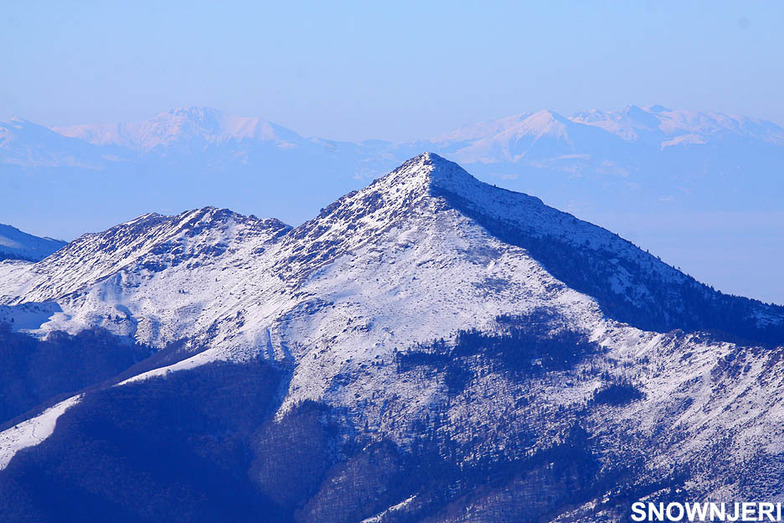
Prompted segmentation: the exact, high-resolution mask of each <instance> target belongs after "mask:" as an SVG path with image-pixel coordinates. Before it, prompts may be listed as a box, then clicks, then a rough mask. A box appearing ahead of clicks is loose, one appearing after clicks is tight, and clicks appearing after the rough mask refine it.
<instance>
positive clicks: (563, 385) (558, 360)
mask: <svg viewBox="0 0 784 523" xmlns="http://www.w3.org/2000/svg"><path fill="white" fill-rule="evenodd" d="M0 315H2V318H4V319H5V320H6V321H10V320H14V322H13V325H16V327H12V329H11V331H13V330H16V331H23V332H29V333H32V334H35V335H37V336H48V337H47V338H46V340H51V339H55V340H58V339H64V340H66V341H67V342H68V343H71V342H72V340H73V339H74V338H73V337H74V336H78V335H79V333H84V332H91V331H93V330H94V329H96V328H100V329H102V331H101V332H103V333H104V334H102V336H104V337H103V338H97V339H99V340H102V341H101V342H100V343H103V344H105V345H106V346H107V347H114V346H113V345H111V344H110V343H109V342H108V341H105V340H106V339H107V338H105V336H108V334H106V333H107V332H108V333H111V334H113V335H114V336H116V340H118V341H117V343H118V344H120V345H121V341H122V340H133V341H134V342H136V344H137V345H135V347H149V348H151V349H152V350H153V352H154V353H155V354H154V355H153V356H151V357H150V358H149V359H148V360H144V361H141V362H139V363H134V361H136V359H134V358H131V357H130V355H127V354H126V353H127V351H126V352H123V350H122V349H120V348H116V349H113V351H114V352H113V354H117V355H118V356H115V358H114V359H113V360H112V362H111V365H108V364H105V365H103V366H102V367H101V369H102V372H103V374H100V375H101V376H103V375H105V371H106V369H108V368H111V367H112V366H114V367H118V368H121V369H123V370H122V371H121V372H119V373H118V374H117V375H116V376H115V377H114V378H110V379H109V380H108V381H104V382H103V383H102V384H100V385H93V386H92V387H90V388H88V389H85V390H81V391H80V390H78V389H76V390H75V389H74V385H73V383H68V384H66V385H63V387H62V389H61V391H60V395H59V396H54V397H51V398H49V400H48V401H46V402H45V403H43V404H42V405H41V406H40V407H39V408H37V409H34V410H33V411H30V412H28V413H27V414H25V415H22V416H20V417H18V418H16V419H15V420H13V421H11V422H9V423H7V424H6V425H5V430H3V432H1V433H0V466H2V467H4V470H3V471H2V472H0V501H1V502H0V514H2V515H3V517H4V518H5V519H13V518H14V517H15V516H19V515H20V514H25V515H28V516H30V515H32V516H31V517H33V518H38V519H44V520H45V519H57V518H58V514H68V517H70V518H71V519H83V518H84V517H88V516H87V515H88V514H89V513H94V512H92V511H96V510H101V511H102V513H107V511H108V513H111V514H112V515H113V517H115V518H116V519H118V520H139V519H145V518H147V519H150V518H155V519H158V520H168V519H177V518H180V519H183V518H184V519H188V520H215V519H224V520H225V519H232V520H259V519H266V520H281V521H283V520H297V521H412V520H417V521H419V520H423V519H426V518H431V519H432V520H435V521H469V520H471V521H476V520H482V521H527V520H532V521H533V520H548V521H586V522H588V521H620V520H624V519H625V518H626V517H628V515H629V510H628V506H629V504H630V503H631V502H632V501H636V500H637V499H640V498H643V497H647V498H649V499H653V500H659V499H661V500H665V501H666V500H669V499H670V497H672V496H680V497H679V498H678V499H681V498H683V497H684V496H686V497H689V496H692V498H690V499H703V498H705V497H707V496H711V497H713V498H721V499H728V500H748V499H780V498H781V496H782V495H784V492H782V491H781V488H780V485H779V483H778V481H776V478H778V477H780V475H781V473H782V472H784V468H783V467H782V465H781V464H782V463H784V461H782V460H781V455H782V454H781V453H782V449H784V437H782V435H781V433H780V430H779V427H780V424H781V422H782V413H784V408H783V407H784V404H782V401H781V399H780V395H779V394H778V390H780V387H781V386H782V383H781V382H782V378H784V364H783V363H782V361H783V360H782V358H781V350H782V348H781V345H782V343H784V308H782V307H778V306H771V305H765V304H762V303H760V302H757V301H753V300H747V299H744V298H737V297H731V296H726V295H722V294H721V293H718V292H716V291H714V290H713V289H711V288H709V287H707V286H704V285H702V284H700V283H698V282H696V281H694V280H693V279H691V278H690V277H688V276H686V275H684V274H682V273H680V272H679V271H677V270H675V269H674V268H672V267H670V266H668V265H666V264H664V263H663V262H661V261H659V260H658V259H657V258H656V257H654V256H652V255H650V254H647V253H646V252H644V251H642V250H640V249H638V248H637V247H635V246H634V245H632V244H631V243H629V242H627V241H625V240H623V239H621V238H620V237H618V236H617V235H615V234H613V233H611V232H609V231H607V230H605V229H602V228H600V227H597V226H595V225H592V224H590V223H587V222H583V221H580V220H578V219H576V218H575V217H573V216H571V215H569V214H566V213H563V212H560V211H557V210H555V209H553V208H551V207H548V206H546V205H544V204H543V203H542V202H541V201H540V200H539V199H537V198H534V197H531V196H527V195H525V194H520V193H514V192H510V191H507V190H504V189H500V188H496V187H493V186H491V185H488V184H485V183H483V182H480V181H479V180H477V179H475V178H473V177H472V176H471V175H469V174H468V173H467V172H466V171H464V170H463V169H462V168H461V167H459V166H458V165H456V164H454V163H451V162H449V161H447V160H445V159H443V158H441V157H440V156H438V155H435V154H423V155H420V156H417V157H414V158H412V159H411V160H409V161H407V162H405V163H404V164H403V165H401V166H400V167H399V168H398V169H396V170H394V171H393V172H391V173H389V174H388V175H386V176H384V177H383V178H380V179H378V180H376V181H375V182H374V183H372V184H371V185H369V186H368V187H366V188H363V189H361V190H359V191H356V192H352V193H349V194H347V195H346V196H344V197H342V198H340V199H339V200H337V201H336V202H334V203H333V204H331V205H329V206H327V207H325V208H324V209H323V210H322V211H321V213H320V214H319V215H318V216H317V217H316V218H314V219H312V220H309V221H307V222H305V223H304V224H302V225H300V226H298V227H293V228H292V227H289V226H286V225H284V224H283V223H281V222H279V221H277V220H259V219H257V218H255V217H252V216H249V217H246V216H242V215H239V214H236V213H233V212H231V211H227V210H219V209H215V208H204V209H199V210H195V211H189V212H186V213H182V214H180V215H178V216H161V215H154V214H151V215H144V216H141V217H139V218H138V219H136V220H133V221H131V222H127V223H124V224H121V225H119V226H116V227H113V228H111V229H109V230H107V231H105V232H103V233H98V234H91V235H86V236H83V237H81V238H79V239H78V240H76V241H74V242H72V243H71V244H69V245H68V246H66V247H65V248H63V249H61V250H60V251H58V252H57V253H55V255H53V256H50V257H48V258H47V259H45V260H43V261H41V262H39V263H36V264H21V263H18V262H10V261H7V262H2V263H0ZM36 318H37V321H33V320H34V319H36ZM22 323H24V327H23V328H22V327H19V325H21V324H22ZM5 332H6V334H5V336H8V337H9V339H11V340H12V341H14V343H21V342H19V341H18V340H19V338H16V337H19V336H23V334H21V333H19V332H16V333H14V332H10V331H9V330H8V329H7V330H6V331H5ZM63 332H66V333H68V334H63ZM69 336H71V337H69ZM63 337H65V338H63ZM46 340H45V341H42V342H41V343H51V341H46ZM96 344H97V342H92V343H91V345H90V347H94V346H95V345H96ZM52 350H53V349H50V348H49V347H47V346H41V347H38V348H37V349H36V351H37V353H42V354H52V352H51V351H52ZM139 353H140V352H139V350H138V349H136V353H134V354H137V355H138V354H139ZM54 354H55V356H50V357H49V359H47V360H46V361H51V360H52V359H54V358H56V354H57V353H54ZM88 355H89V357H90V358H91V360H90V361H93V359H94V357H95V356H94V351H93V349H91V351H90V352H89V354H88ZM121 356H122V357H121ZM137 359H138V358H137ZM96 379H97V378H96ZM68 387H70V388H68ZM761 464H764V466H761ZM60 517H61V516H60Z"/></svg>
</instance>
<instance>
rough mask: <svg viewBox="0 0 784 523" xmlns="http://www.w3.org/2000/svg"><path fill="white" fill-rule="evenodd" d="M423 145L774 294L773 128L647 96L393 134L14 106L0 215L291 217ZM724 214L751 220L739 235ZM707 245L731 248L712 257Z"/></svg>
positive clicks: (706, 275) (781, 135)
mask: <svg viewBox="0 0 784 523" xmlns="http://www.w3.org/2000/svg"><path fill="white" fill-rule="evenodd" d="M422 150H431V151H434V152H436V153H437V154H440V155H442V156H444V157H446V158H449V159H451V160H454V161H458V162H460V163H461V164H463V165H466V166H467V167H470V169H471V171H472V172H473V173H474V174H475V175H476V176H477V177H478V178H479V179H481V180H483V181H486V182H488V183H493V184H495V185H498V186H501V187H505V188H507V189H510V190H515V191H521V192H527V193H530V194H536V195H537V196H539V197H540V198H542V200H543V201H545V202H547V203H548V204H550V205H553V206H555V207H558V208H562V209H565V210H568V211H570V212H573V213H575V214H576V215H578V216H580V217H582V218H584V219H588V220H590V221H592V222H595V223H600V224H602V225H603V226H606V227H608V228H611V229H613V230H619V231H621V232H624V233H625V234H626V235H628V236H631V239H633V240H635V241H637V242H638V243H640V244H643V245H644V246H645V247H646V248H649V249H651V250H655V251H657V252H661V253H662V254H663V255H666V257H667V259H668V261H670V262H673V263H677V264H679V265H683V266H684V267H686V268H687V269H688V270H690V271H692V272H694V273H695V274H698V275H700V276H701V277H702V278H703V279H705V280H706V281H709V282H711V283H713V284H715V285H716V286H718V287H719V288H722V289H724V290H725V291H728V292H733V293H740V292H746V293H751V294H752V295H755V296H757V297H760V298H763V299H765V300H766V301H776V302H780V301H782V299H784V298H782V295H781V292H780V291H776V290H772V289H771V288H770V286H768V285H766V284H765V282H764V281H763V280H761V279H760V278H756V277H754V276H753V275H755V274H761V273H768V274H771V276H770V277H771V278H773V279H776V278H778V276H779V272H780V270H781V269H778V268H777V267H776V266H775V265H772V264H770V263H767V262H766V261H765V260H769V259H773V258H776V257H777V256H779V254H780V249H778V248H775V249H771V245H776V242H771V240H770V238H771V237H775V238H779V237H780V236H781V230H780V228H777V227H776V226H775V223H776V222H777V220H778V219H779V218H780V216H779V215H780V214H781V213H782V212H784V209H782V207H781V202H782V196H783V195H784V186H782V183H784V182H782V178H781V176H780V175H779V173H780V172H781V170H782V167H783V166H784V129H782V128H781V127H780V126H778V125H776V124H774V123H771V122H765V121H761V120H755V119H752V118H745V117H739V116H730V115H724V114H719V113H705V112H693V111H684V110H670V109H666V108H664V107H661V106H650V107H637V106H629V107H626V108H624V109H622V110H620V111H610V112H606V111H596V110H593V111H586V112H580V113H576V114H574V115H571V116H565V115H559V114H557V113H554V112H552V111H539V112H535V113H526V114H521V115H517V116H511V117H506V118H501V119H498V120H494V121H489V122H484V123H480V124H475V125H468V126H465V127H462V128H460V129H457V130H455V131H452V132H449V133H446V134H444V135H442V136H440V137H435V138H433V139H428V140H424V141H418V142H406V143H399V144H395V143H389V142H384V141H379V140H369V141H365V142H361V143H349V142H340V141H334V140H327V139H322V138H306V137H303V136H300V135H299V134H297V133H296V132H294V131H292V130H289V129H286V128H284V127H281V126H279V125H276V124H273V123H271V122H267V121H264V120H261V119H259V118H253V117H241V116H234V115H230V114H227V113H223V112H221V111H218V110H215V109H210V108H205V107H183V108H179V109H174V110H172V111H168V112H164V113H161V114H159V115H157V116H155V117H153V118H152V119H150V120H147V121H141V122H132V123H118V124H85V125H76V126H71V127H64V128H55V129H47V128H45V127H42V126H38V125H36V124H33V123H31V122H26V121H23V120H14V121H11V122H8V123H5V124H2V125H1V126H0V179H1V181H2V182H3V187H4V188H5V189H6V190H5V191H3V192H1V193H0V221H5V222H13V223H15V224H16V225H17V226H21V227H23V228H24V227H26V228H31V229H33V228H34V229H38V230H40V229H44V228H45V227H46V226H47V225H49V224H55V225H56V226H55V227H54V228H53V229H51V232H50V234H52V235H54V236H59V237H69V238H70V237H75V236H77V235H79V234H82V233H83V232H85V231H88V230H93V231H94V230H102V229H105V228H107V227H109V226H111V225H112V224H114V223H118V222H121V221H125V220H127V219H128V218H129V217H131V216H137V215H139V214H142V213H144V212H149V211H150V210H155V211H157V212H163V213H171V212H174V211H176V210H179V209H184V208H197V207H203V206H206V205H217V206H221V207H227V208H232V209H235V210H236V211H238V212H243V213H245V214H251V213H256V214H264V215H274V216H279V217H280V218H281V219H284V220H286V221H288V222H290V223H302V222H303V221H304V220H306V219H307V218H308V217H310V216H312V215H313V213H315V212H316V211H317V210H318V209H320V208H322V207H324V206H325V205H327V204H328V203H329V202H331V201H333V200H334V199H336V198H337V197H339V196H340V195H341V194H344V193H345V192H348V191H350V190H355V189H359V188H361V187H362V186H363V185H364V184H365V183H366V182H367V181H368V180H369V179H371V178H374V177H376V176H378V175H380V174H382V173H384V172H387V171H389V170H390V169H392V168H394V166H395V165H398V164H400V163H402V162H403V161H405V160H406V159H407V158H409V157H411V156H413V155H415V154H418V153H419V152H421V151H422ZM292 187H295V188H296V189H298V190H299V192H298V197H297V198H295V199H292V198H291V197H290V194H291V193H290V191H291V188H292ZM66 215H67V216H69V217H71V218H70V219H68V220H62V219H61V217H62V216H66ZM662 216H666V217H673V218H672V223H670V222H668V221H667V220H663V219H662V218H661V217H662ZM19 217H23V218H22V219H23V222H19V221H18V220H19V219H20V218H19ZM676 217H677V218H676ZM692 223H694V224H699V225H694V226H693V227H695V228H699V231H700V232H702V233H704V234H697V233H696V232H694V231H689V229H688V224H692ZM735 223H755V224H759V223H762V226H761V227H760V226H759V225H758V226H756V230H757V233H756V234H755V235H748V234H746V235H743V236H742V237H739V236H738V235H737V234H734V233H732V232H731V231H730V229H731V228H732V227H733V224H735ZM757 237H759V238H760V239H759V240H757V239H755V238H757ZM674 242H675V246H674ZM717 245H725V246H726V248H727V249H728V250H730V251H732V252H734V253H737V254H736V255H735V257H736V258H737V260H735V261H734V262H733V261H732V260H730V259H725V260H724V262H723V263H722V264H717V263H714V262H713V261H712V260H713V258H714V257H713V256H707V255H706V253H707V252H715V251H716V250H717V249H718V247H717ZM731 263H734V265H730V264H731Z"/></svg>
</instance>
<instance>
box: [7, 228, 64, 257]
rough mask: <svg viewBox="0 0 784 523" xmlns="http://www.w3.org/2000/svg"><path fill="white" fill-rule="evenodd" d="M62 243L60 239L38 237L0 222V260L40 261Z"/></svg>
mask: <svg viewBox="0 0 784 523" xmlns="http://www.w3.org/2000/svg"><path fill="white" fill-rule="evenodd" d="M63 245H65V242H64V241H62V240H54V239H52V238H40V237H38V236H33V235H32V234H27V233H26V232H23V231H20V230H19V229H17V228H16V227H11V226H10V225H4V224H2V223H0V260H3V259H13V260H27V261H40V260H43V259H44V258H46V257H47V256H49V255H50V254H52V253H53V252H55V251H56V250H57V249H59V248H60V247H62V246H63Z"/></svg>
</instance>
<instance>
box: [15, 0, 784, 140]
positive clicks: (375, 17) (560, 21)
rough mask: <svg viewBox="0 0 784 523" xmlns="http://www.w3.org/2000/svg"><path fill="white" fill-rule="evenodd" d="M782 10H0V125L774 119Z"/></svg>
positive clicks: (364, 133) (771, 6)
mask: <svg viewBox="0 0 784 523" xmlns="http://www.w3.org/2000/svg"><path fill="white" fill-rule="evenodd" d="M782 15H784V2H778V1H773V0H771V1H768V2H749V1H745V2H736V1H732V2H729V1H727V2H722V1H705V2H699V1H688V2H682V1H678V2H674V1H673V2H655V1H638V2H635V1H624V2H621V1H618V2H599V1H596V2H588V1H580V2H578V1H574V2H567V1H552V0H547V1H541V2H528V3H525V2H468V1H460V2H454V1H453V2H423V1H416V2H408V1H395V2H315V1H313V2H280V1H276V2H268V3H267V2H255V1H248V2H230V1H223V2H201V1H194V0H190V1H187V2H161V1H143V0H137V1H134V2H93V1H63V0H58V1H48V2H43V1H35V0H18V1H16V0H2V9H0V120H6V119H8V118H10V117H12V116H21V117H25V118H27V119H30V120H33V121H36V122H40V123H44V124H51V125H63V124H72V123H83V122H96V121H128V120H141V119H146V118H149V117H151V116H152V115H154V114H155V113H157V112H160V111H164V110H168V109H171V108H173V107H177V106H182V105H191V104H198V105H209V106H213V107H217V108H220V109H224V110H227V111H230V112H233V113H237V114H244V115H252V116H261V117H263V118H266V119H268V120H271V121H274V122H277V123H280V124H282V125H286V126H288V127H291V128H292V129H294V130H296V131H298V132H300V133H302V134H305V135H309V136H322V137H327V138H334V139H351V140H359V139H366V138H383V139H393V140H403V139H411V138H420V137H428V136H432V135H436V134H439V133H441V132H444V131H448V130H450V129H452V128H454V127H456V126H459V125H461V124H465V123H473V122H476V121H480V120H486V119H491V118H494V117H500V116H507V115H510V114H516V113H520V112H526V111H532V110H538V109H541V108H549V109H553V110H556V111H559V112H563V113H569V112H572V111H574V110H578V109H586V108H592V107H596V108H600V109H613V108H619V107H621V106H623V105H626V104H628V103H636V104H639V105H645V104H653V103H661V104H663V105H667V106H671V107H675V108H684V109H696V110H716V111H722V112H729V113H739V114H746V115H749V116H756V117H762V118H767V119H771V120H774V121H776V122H778V123H784V97H782V96H781V85H782V81H783V80H784V65H783V64H784V60H782V51H784V31H783V30H782V22H784V17H783V16H782Z"/></svg>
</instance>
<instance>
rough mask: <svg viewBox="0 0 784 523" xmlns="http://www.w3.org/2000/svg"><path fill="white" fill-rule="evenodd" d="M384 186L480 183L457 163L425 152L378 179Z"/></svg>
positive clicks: (446, 187) (454, 185)
mask: <svg viewBox="0 0 784 523" xmlns="http://www.w3.org/2000/svg"><path fill="white" fill-rule="evenodd" d="M378 183H380V184H383V185H384V186H388V187H393V186H400V185H405V186H411V185H412V184H414V185H416V186H417V187H419V188H422V189H429V188H432V187H439V188H442V189H454V188H456V187H461V186H466V185H467V184H470V185H474V184H477V183H480V182H479V181H478V180H477V179H476V178H474V177H473V176H471V175H470V174H468V172H466V170H465V169H463V168H462V167H460V166H459V165H458V164H456V163H454V162H451V161H449V160H447V159H446V158H444V157H442V156H439V155H437V154H435V153H432V152H425V153H422V154H419V155H417V156H414V157H413V158H411V159H409V160H407V161H405V162H404V163H403V164H402V165H401V166H400V167H398V168H397V169H395V170H394V171H392V172H391V173H389V174H388V175H386V176H384V177H383V178H381V179H379V180H378Z"/></svg>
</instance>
